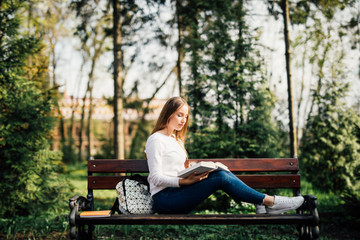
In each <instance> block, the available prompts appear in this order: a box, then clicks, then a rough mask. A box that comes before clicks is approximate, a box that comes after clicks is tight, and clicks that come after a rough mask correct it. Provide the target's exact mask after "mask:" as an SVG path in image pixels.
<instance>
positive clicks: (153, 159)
mask: <svg viewBox="0 0 360 240" xmlns="http://www.w3.org/2000/svg"><path fill="white" fill-rule="evenodd" d="M145 153H146V157H147V161H148V166H149V176H148V181H149V184H150V193H151V196H153V195H155V194H156V193H158V192H160V191H161V190H163V189H165V188H167V187H179V178H178V177H177V173H178V172H179V171H181V170H183V169H185V167H184V163H185V160H186V153H185V151H184V149H183V148H182V147H181V146H180V144H179V142H177V140H176V139H175V138H174V137H170V136H166V135H164V134H161V133H154V134H152V135H151V136H150V137H149V138H148V140H147V142H146V146H145Z"/></svg>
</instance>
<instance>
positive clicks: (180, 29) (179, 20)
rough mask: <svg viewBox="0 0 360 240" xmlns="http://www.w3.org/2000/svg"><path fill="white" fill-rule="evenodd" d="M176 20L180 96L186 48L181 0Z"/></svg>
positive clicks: (178, 2)
mask: <svg viewBox="0 0 360 240" xmlns="http://www.w3.org/2000/svg"><path fill="white" fill-rule="evenodd" d="M176 18H177V19H176V20H177V24H178V42H177V45H176V49H177V53H178V59H177V63H176V68H177V71H176V74H177V80H178V84H179V96H182V95H183V92H182V78H181V63H182V61H183V58H184V50H183V47H182V42H181V41H182V35H183V25H182V15H181V1H180V0H176Z"/></svg>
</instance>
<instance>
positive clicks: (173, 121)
mask: <svg viewBox="0 0 360 240" xmlns="http://www.w3.org/2000/svg"><path fill="white" fill-rule="evenodd" d="M188 114H189V107H188V106H187V105H186V104H184V105H183V106H182V107H180V108H179V109H178V110H176V112H175V113H174V114H173V115H171V117H170V118H169V122H168V125H167V127H168V129H169V130H170V131H173V130H177V131H180V130H181V129H182V128H183V127H184V125H185V123H186V121H187V117H188Z"/></svg>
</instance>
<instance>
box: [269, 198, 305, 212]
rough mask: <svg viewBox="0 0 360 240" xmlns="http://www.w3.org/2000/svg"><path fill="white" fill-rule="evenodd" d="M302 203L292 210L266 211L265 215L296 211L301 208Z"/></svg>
mask: <svg viewBox="0 0 360 240" xmlns="http://www.w3.org/2000/svg"><path fill="white" fill-rule="evenodd" d="M303 203H304V201H302V202H301V204H300V205H299V206H297V207H294V208H286V209H280V210H273V211H272V210H271V209H269V210H267V213H268V214H280V213H284V212H288V211H292V210H296V209H298V208H299V207H301V205H303Z"/></svg>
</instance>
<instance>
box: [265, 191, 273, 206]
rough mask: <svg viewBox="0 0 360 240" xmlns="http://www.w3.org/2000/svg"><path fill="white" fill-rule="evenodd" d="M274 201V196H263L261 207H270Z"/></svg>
mask: <svg viewBox="0 0 360 240" xmlns="http://www.w3.org/2000/svg"><path fill="white" fill-rule="evenodd" d="M274 200H275V197H274V196H269V195H266V194H265V198H264V200H263V205H265V206H268V207H271V206H273V205H274Z"/></svg>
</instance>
